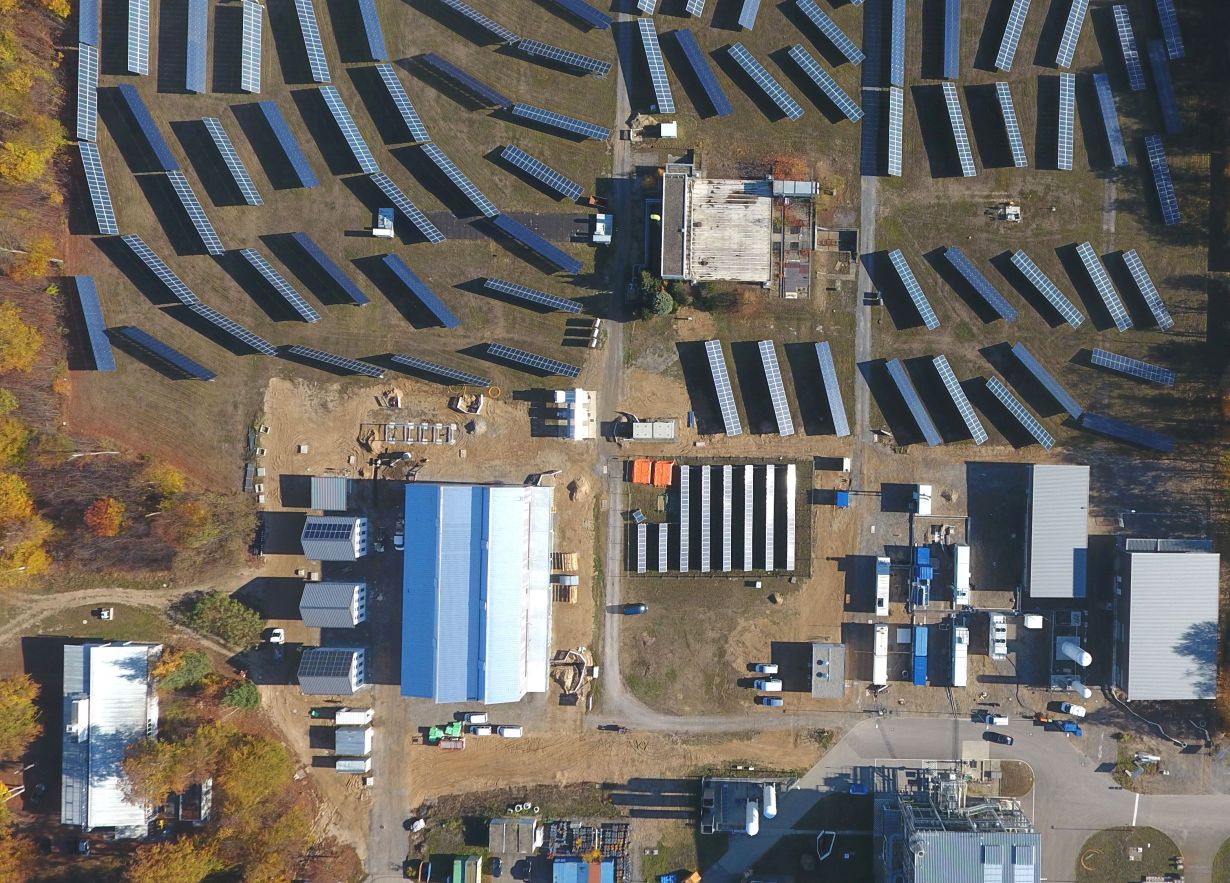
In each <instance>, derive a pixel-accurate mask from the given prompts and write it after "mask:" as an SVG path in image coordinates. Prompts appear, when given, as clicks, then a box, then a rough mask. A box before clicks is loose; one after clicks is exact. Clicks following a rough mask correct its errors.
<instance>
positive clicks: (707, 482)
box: [641, 465, 713, 573]
mask: <svg viewBox="0 0 1230 883" xmlns="http://www.w3.org/2000/svg"><path fill="white" fill-rule="evenodd" d="M712 491H713V470H712V469H711V468H710V467H709V466H707V465H705V466H701V467H700V566H699V567H698V568H697V570H699V571H700V572H701V573H708V572H709V555H710V552H711V551H712V550H711V542H710V540H711V537H712V529H713V526H712V524H711V523H710V520H709V519H710V514H711V507H712V505H713V496H712ZM641 526H642V527H644V525H641Z"/></svg>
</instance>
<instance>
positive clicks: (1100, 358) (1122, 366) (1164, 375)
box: [1089, 347, 1174, 386]
mask: <svg viewBox="0 0 1230 883" xmlns="http://www.w3.org/2000/svg"><path fill="white" fill-rule="evenodd" d="M1089 361H1090V363H1091V364H1093V365H1096V366H1097V367H1099V368H1105V369H1106V370H1108V371H1114V372H1115V373H1116V374H1124V375H1127V376H1128V377H1135V378H1137V379H1138V380H1145V381H1148V382H1149V383H1156V384H1158V385H1159V386H1174V372H1173V371H1171V370H1170V369H1169V368H1160V367H1158V366H1157V365H1150V364H1149V363H1148V362H1142V361H1141V360H1140V359H1133V358H1130V357H1129V356H1121V355H1119V354H1118V353H1112V352H1110V351H1109V350H1104V349H1098V348H1097V347H1094V348H1093V351H1092V353H1091V354H1090V356H1089Z"/></svg>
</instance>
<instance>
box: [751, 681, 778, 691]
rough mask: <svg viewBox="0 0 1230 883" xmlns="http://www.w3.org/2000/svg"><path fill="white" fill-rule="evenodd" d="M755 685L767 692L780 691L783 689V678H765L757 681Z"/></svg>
mask: <svg viewBox="0 0 1230 883" xmlns="http://www.w3.org/2000/svg"><path fill="white" fill-rule="evenodd" d="M755 687H756V689H757V690H763V691H764V692H766V693H780V692H781V691H782V679H781V678H763V679H761V680H758V681H756V684H755Z"/></svg>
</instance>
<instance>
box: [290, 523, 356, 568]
mask: <svg viewBox="0 0 1230 883" xmlns="http://www.w3.org/2000/svg"><path fill="white" fill-rule="evenodd" d="M299 541H300V542H301V543H302V544H303V557H305V558H307V559H309V560H311V561H356V560H358V559H359V558H362V557H363V556H364V555H366V554H367V519H366V518H359V517H355V516H346V515H309V516H308V517H307V520H306V521H304V523H303V533H301V534H300V535H299Z"/></svg>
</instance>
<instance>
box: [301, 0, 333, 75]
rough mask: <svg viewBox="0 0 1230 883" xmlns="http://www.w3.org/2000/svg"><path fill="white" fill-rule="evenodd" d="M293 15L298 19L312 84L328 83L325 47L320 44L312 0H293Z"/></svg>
mask: <svg viewBox="0 0 1230 883" xmlns="http://www.w3.org/2000/svg"><path fill="white" fill-rule="evenodd" d="M295 15H296V16H297V17H298V19H299V33H300V34H301V35H302V36H303V48H304V50H305V51H306V52H307V60H308V68H310V70H311V72H312V82H313V83H328V82H329V81H330V79H331V78H330V76H329V63H328V61H326V60H325V47H324V44H323V43H321V42H320V28H319V27H318V26H317V24H316V10H315V9H314V8H313V6H312V0H295Z"/></svg>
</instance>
